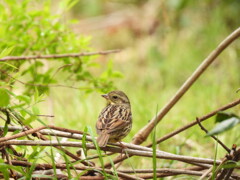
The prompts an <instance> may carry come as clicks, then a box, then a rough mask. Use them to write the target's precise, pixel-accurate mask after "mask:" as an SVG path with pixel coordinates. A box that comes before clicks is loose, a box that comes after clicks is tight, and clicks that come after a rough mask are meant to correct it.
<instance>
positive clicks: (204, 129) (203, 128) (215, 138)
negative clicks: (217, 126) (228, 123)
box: [196, 118, 231, 153]
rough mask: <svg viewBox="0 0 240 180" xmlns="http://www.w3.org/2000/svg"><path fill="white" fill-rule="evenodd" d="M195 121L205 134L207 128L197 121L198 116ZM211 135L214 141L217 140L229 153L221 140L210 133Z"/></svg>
mask: <svg viewBox="0 0 240 180" xmlns="http://www.w3.org/2000/svg"><path fill="white" fill-rule="evenodd" d="M196 121H197V123H198V125H199V126H200V128H201V129H202V130H203V131H204V132H205V133H206V134H207V133H208V130H207V129H206V128H205V127H203V125H202V124H201V122H200V121H199V119H198V118H196ZM211 137H212V138H213V139H214V140H215V141H217V142H218V143H219V144H220V145H221V146H222V147H223V148H224V149H225V150H226V151H227V152H228V153H230V151H231V150H230V149H229V148H228V147H227V146H226V145H225V144H224V143H223V142H222V141H220V140H219V139H218V138H217V137H215V136H213V135H211Z"/></svg>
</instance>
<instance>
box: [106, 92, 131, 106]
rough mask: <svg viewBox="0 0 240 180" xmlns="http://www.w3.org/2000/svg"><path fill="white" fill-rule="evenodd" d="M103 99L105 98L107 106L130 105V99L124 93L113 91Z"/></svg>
mask: <svg viewBox="0 0 240 180" xmlns="http://www.w3.org/2000/svg"><path fill="white" fill-rule="evenodd" d="M102 97H104V98H105V99H106V100H107V104H108V105H109V104H114V105H121V104H127V105H130V102H129V99H128V97H127V95H126V94H125V93H124V92H122V91H111V92H109V93H107V94H103V95H102Z"/></svg>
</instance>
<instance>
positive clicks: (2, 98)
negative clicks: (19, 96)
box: [0, 88, 10, 107]
mask: <svg viewBox="0 0 240 180" xmlns="http://www.w3.org/2000/svg"><path fill="white" fill-rule="evenodd" d="M9 103H10V96H9V94H8V93H7V90H6V89H3V88H0V107H6V106H8V104H9Z"/></svg>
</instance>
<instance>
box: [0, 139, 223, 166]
mask: <svg viewBox="0 0 240 180" xmlns="http://www.w3.org/2000/svg"><path fill="white" fill-rule="evenodd" d="M0 145H26V146H67V147H83V146H82V143H81V142H73V141H69V142H61V143H59V141H32V140H9V141H5V142H0ZM86 147H87V148H88V149H96V148H95V146H94V145H93V144H92V143H87V144H86ZM101 149H102V150H104V151H111V152H116V153H122V148H120V147H108V146H107V147H104V148H101ZM125 151H126V152H127V153H128V154H130V155H135V156H142V157H151V158H152V152H150V151H140V150H134V149H125ZM156 157H157V158H159V159H169V160H178V161H184V162H186V163H187V162H197V163H205V164H213V163H216V164H219V163H221V161H219V160H216V161H215V160H213V159H208V158H198V157H190V156H182V155H176V154H171V153H166V152H164V151H160V150H157V152H156Z"/></svg>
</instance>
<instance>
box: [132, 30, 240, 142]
mask: <svg viewBox="0 0 240 180" xmlns="http://www.w3.org/2000/svg"><path fill="white" fill-rule="evenodd" d="M239 36H240V28H238V29H236V30H235V31H234V32H232V33H231V34H230V35H229V36H228V37H227V38H226V39H224V40H223V41H222V42H221V43H220V44H219V45H218V47H217V48H216V49H215V50H213V51H212V52H211V53H210V54H209V56H208V57H207V58H206V59H205V60H204V61H203V62H202V63H201V64H200V65H199V67H198V68H197V69H196V70H195V71H194V72H193V74H192V75H191V76H190V77H189V78H188V79H187V80H186V81H185V83H184V84H183V85H182V86H181V87H180V88H179V90H178V91H177V92H176V94H175V95H174V96H173V97H172V99H171V100H170V101H169V102H168V103H167V104H166V105H165V106H164V107H163V108H162V109H161V110H160V111H159V113H158V114H157V116H154V117H153V118H152V120H151V121H150V122H149V123H148V124H147V125H146V126H145V127H143V128H142V129H141V130H140V131H139V132H138V133H137V134H136V135H135V136H134V139H133V141H132V142H133V143H134V144H142V143H143V142H144V141H145V140H146V139H147V137H148V136H149V134H150V133H151V132H152V130H153V128H154V127H155V125H157V124H158V123H159V122H160V121H161V120H162V118H163V117H164V116H165V115H166V114H167V113H168V112H169V110H170V109H171V108H172V107H173V106H174V105H175V104H176V103H177V102H178V101H179V99H180V98H181V97H182V96H183V95H184V94H185V93H186V92H187V90H188V89H189V88H190V87H191V86H192V85H193V83H194V82H195V81H196V80H197V79H198V78H199V77H200V76H201V75H202V74H203V72H204V71H205V70H206V69H207V68H208V67H209V66H210V65H211V63H212V62H213V61H214V60H216V58H217V57H218V56H219V54H221V52H222V51H223V50H224V49H225V48H226V47H227V46H229V45H230V44H231V43H232V42H233V41H234V40H236V39H237V38H238V37H239Z"/></svg>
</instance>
